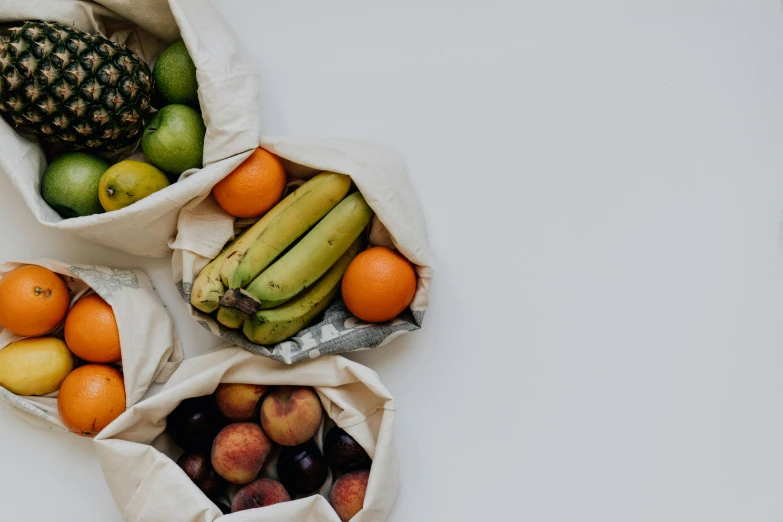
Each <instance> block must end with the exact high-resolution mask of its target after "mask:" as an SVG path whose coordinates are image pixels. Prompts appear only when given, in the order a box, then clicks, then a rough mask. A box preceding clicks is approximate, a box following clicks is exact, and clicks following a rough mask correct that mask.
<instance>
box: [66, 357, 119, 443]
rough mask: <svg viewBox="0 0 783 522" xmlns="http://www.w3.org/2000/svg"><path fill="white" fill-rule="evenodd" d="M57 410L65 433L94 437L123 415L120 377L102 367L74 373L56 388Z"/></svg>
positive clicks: (111, 367)
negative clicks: (66, 431) (69, 431)
mask: <svg viewBox="0 0 783 522" xmlns="http://www.w3.org/2000/svg"><path fill="white" fill-rule="evenodd" d="M57 409H58V410H59V412H60V417H62V419H63V423H64V424H65V426H66V427H67V428H68V429H69V430H71V431H72V432H74V433H76V434H77V435H81V436H82V437H94V436H95V435H97V434H98V433H99V432H100V431H101V430H102V429H103V428H105V427H106V426H108V425H109V424H110V423H111V422H112V421H113V420H114V419H116V418H117V417H119V416H120V415H121V414H122V412H124V411H125V384H124V382H123V379H122V374H121V373H120V371H119V370H118V369H117V368H114V367H113V366H107V365H105V364H87V365H85V366H82V367H80V368H77V369H75V370H74V371H72V372H71V373H70V374H69V375H68V377H66V378H65V380H64V381H63V383H62V385H61V386H60V392H59V394H58V395H57Z"/></svg>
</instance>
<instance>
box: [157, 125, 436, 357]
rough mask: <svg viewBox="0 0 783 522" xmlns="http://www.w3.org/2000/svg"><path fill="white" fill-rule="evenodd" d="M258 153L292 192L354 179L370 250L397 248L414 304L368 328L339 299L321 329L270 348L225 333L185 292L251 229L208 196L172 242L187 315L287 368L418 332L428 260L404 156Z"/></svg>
mask: <svg viewBox="0 0 783 522" xmlns="http://www.w3.org/2000/svg"><path fill="white" fill-rule="evenodd" d="M260 146H261V147H262V148H264V149H266V150H268V151H270V152H272V153H273V154H275V155H277V156H278V157H280V158H282V160H283V165H284V166H285V169H286V173H287V174H288V177H289V179H291V180H293V182H292V183H291V185H294V186H295V185H297V184H298V183H299V184H300V183H301V182H302V181H301V180H306V179H309V178H311V177H312V176H314V175H315V174H318V173H319V172H325V171H329V172H337V173H340V174H346V175H348V176H350V177H351V178H352V179H353V182H354V183H355V185H356V186H357V187H358V189H359V190H360V191H361V193H362V194H363V196H364V198H365V199H366V200H367V203H368V204H369V205H370V207H372V210H373V211H374V212H375V216H374V217H373V221H372V224H371V227H370V235H369V243H370V244H369V246H386V247H389V248H392V249H397V250H398V251H399V252H400V253H401V254H402V255H404V256H405V257H406V258H407V259H408V260H409V261H411V262H412V263H413V265H414V266H415V268H416V272H417V275H418V287H417V289H416V294H415V297H414V299H413V302H412V303H411V305H410V308H409V309H408V310H406V311H405V312H403V314H402V315H401V316H400V317H398V318H397V319H394V320H393V321H390V322H387V323H382V324H368V323H364V322H362V321H360V320H359V319H357V318H356V317H354V316H353V315H352V314H351V313H350V312H349V311H348V310H347V308H346V307H345V305H344V304H343V303H342V301H341V300H339V299H338V300H336V301H335V302H334V303H333V304H332V305H330V307H329V308H328V309H327V310H326V313H325V315H324V318H323V319H322V320H321V321H320V322H319V323H317V324H313V325H311V326H309V327H307V328H305V329H304V330H302V331H301V332H299V333H298V334H297V335H296V336H294V337H293V338H292V339H290V340H288V341H284V342H282V343H278V344H277V345H275V346H262V345H259V344H255V343H253V342H251V341H249V340H248V339H247V338H246V337H245V336H244V335H243V334H242V331H241V330H232V329H229V328H226V327H224V326H223V325H221V324H220V323H218V322H217V321H216V320H215V318H214V317H213V316H210V315H207V314H204V313H202V312H200V311H198V310H196V309H195V308H193V307H192V306H191V305H190V293H191V289H192V286H193V281H194V280H195V278H196V276H197V275H198V273H199V272H200V271H201V269H202V268H204V266H206V265H207V263H209V261H211V260H212V259H213V258H214V257H216V256H217V255H218V254H219V253H220V251H221V249H222V248H223V246H224V245H225V244H226V243H227V242H228V241H229V239H231V237H232V236H234V235H235V233H238V231H239V230H240V229H242V228H244V227H246V226H247V225H248V224H249V223H248V222H247V221H237V222H235V220H234V218H233V217H232V216H230V215H228V214H227V213H225V212H224V211H223V210H222V209H221V208H220V207H219V206H218V204H217V202H216V201H215V199H214V197H212V196H211V194H210V192H209V191H205V192H204V193H203V194H201V196H200V197H198V198H196V199H194V200H193V201H192V202H190V203H189V204H188V205H186V206H185V207H184V208H183V209H182V212H181V214H180V216H179V224H178V232H177V238H176V240H175V241H174V242H173V243H172V245H171V246H172V248H173V249H174V256H173V259H172V262H173V265H174V280H175V281H176V284H177V287H178V288H179V290H180V293H181V295H182V298H183V299H184V300H185V302H186V303H187V306H188V310H189V312H190V315H191V316H193V317H194V318H195V319H196V320H197V321H198V322H199V323H200V324H201V325H202V326H204V327H205V328H207V329H209V330H210V331H212V333H214V334H215V335H219V336H220V337H222V338H223V339H225V340H226V341H229V342H230V343H231V344H234V345H237V346H241V347H242V348H245V349H246V350H250V351H251V352H253V353H257V354H259V355H263V356H265V357H270V358H272V359H275V360H277V361H281V362H285V363H289V364H290V363H295V362H299V361H302V360H306V359H312V358H316V357H319V356H321V355H328V354H339V353H345V352H350V351H355V350H361V349H369V348H376V347H379V346H383V345H385V344H386V343H388V342H389V341H391V340H392V339H394V338H396V337H398V336H399V335H402V334H404V333H407V332H411V331H414V330H418V329H419V328H420V327H421V325H422V321H423V320H424V313H425V311H426V310H427V305H428V302H429V289H430V284H431V282H432V274H433V269H432V255H431V254H430V248H429V241H428V238H427V227H426V224H425V221H424V215H423V213H422V210H421V206H420V205H419V200H418V197H417V196H416V193H415V191H414V190H413V186H412V185H411V181H410V178H409V176H408V171H407V168H406V166H405V162H404V161H403V159H402V157H401V156H400V155H399V154H397V153H396V152H394V151H393V150H391V149H389V148H388V147H386V146H384V145H380V144H376V143H368V142H361V141H352V140H341V139H330V138H294V137H268V136H264V137H262V138H261V142H260ZM297 180H299V181H297Z"/></svg>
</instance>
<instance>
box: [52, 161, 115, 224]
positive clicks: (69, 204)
mask: <svg viewBox="0 0 783 522" xmlns="http://www.w3.org/2000/svg"><path fill="white" fill-rule="evenodd" d="M108 168H109V163H108V162H107V161H105V160H103V159H101V158H99V157H97V156H93V155H92V154H87V153H86V152H69V153H67V154H64V155H63V156H60V157H59V158H57V159H56V160H54V161H53V162H51V163H50V164H49V166H48V167H47V168H46V170H45V171H44V173H43V178H42V179H41V195H42V196H43V198H44V201H46V202H47V203H48V204H49V206H50V207H52V208H53V209H54V210H56V211H57V213H58V214H60V215H61V216H62V217H64V218H66V219H67V218H73V217H79V216H90V215H92V214H99V213H101V212H103V208H102V207H101V202H100V200H99V198H98V184H99V183H100V181H101V176H102V175H103V173H104V172H106V169H108Z"/></svg>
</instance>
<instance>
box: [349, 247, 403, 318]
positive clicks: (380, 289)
mask: <svg viewBox="0 0 783 522" xmlns="http://www.w3.org/2000/svg"><path fill="white" fill-rule="evenodd" d="M342 292H343V302H344V303H345V306H347V307H348V310H350V311H351V313H352V314H353V315H355V316H356V317H358V318H359V319H361V320H362V321H367V322H368V323H381V322H383V321H389V320H391V319H394V318H395V317H397V316H398V315H399V314H400V312H402V311H403V310H405V309H406V308H407V307H408V305H410V304H411V301H413V295H414V294H415V293H416V271H415V270H414V269H413V265H412V264H411V263H410V261H408V260H407V259H405V258H404V257H403V256H402V255H400V254H398V253H397V252H395V251H394V250H391V249H389V248H386V247H373V248H370V249H367V250H365V251H364V252H362V253H361V254H359V255H358V256H356V257H355V258H354V260H353V261H351V264H350V265H348V270H346V271H345V275H344V276H343V282H342Z"/></svg>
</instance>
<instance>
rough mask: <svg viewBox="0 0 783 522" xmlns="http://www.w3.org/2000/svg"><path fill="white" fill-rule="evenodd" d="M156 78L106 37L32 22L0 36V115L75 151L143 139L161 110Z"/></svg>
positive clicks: (22, 127)
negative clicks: (154, 99)
mask: <svg viewBox="0 0 783 522" xmlns="http://www.w3.org/2000/svg"><path fill="white" fill-rule="evenodd" d="M151 94H152V75H151V73H150V69H149V67H147V64H145V63H144V62H143V61H142V60H140V59H139V57H138V56H136V54H135V53H134V52H133V51H131V50H130V49H127V48H125V47H123V46H121V45H118V44H115V43H113V42H111V41H109V40H108V39H106V38H104V37H102V36H93V35H91V34H87V33H84V32H82V31H78V30H76V29H73V28H70V27H66V26H64V25H60V24H57V23H48V22H26V23H25V24H24V25H22V26H21V27H19V28H16V29H13V30H12V32H11V35H10V36H6V37H2V38H0V112H2V114H3V115H4V116H5V117H6V119H8V120H9V121H10V122H11V123H12V124H13V125H15V126H16V127H17V128H18V129H19V130H23V131H28V132H32V133H34V134H38V135H39V136H41V137H43V138H44V139H46V140H47V141H51V142H66V143H67V144H68V145H69V146H70V147H71V148H74V149H101V150H112V151H113V150H118V149H120V148H122V147H124V146H126V145H129V144H131V143H133V142H136V141H138V139H139V138H140V137H141V131H142V130H143V129H144V126H145V124H146V123H147V122H148V121H149V120H150V119H151V116H152V114H154V112H155V109H153V108H152V107H151V106H150V96H151Z"/></svg>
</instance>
